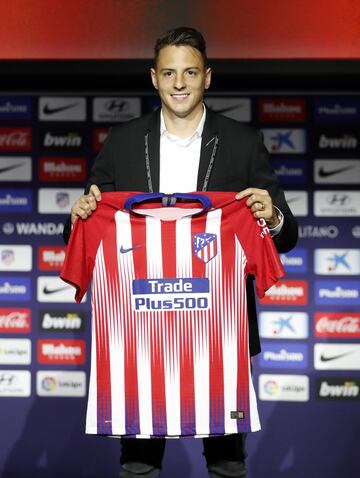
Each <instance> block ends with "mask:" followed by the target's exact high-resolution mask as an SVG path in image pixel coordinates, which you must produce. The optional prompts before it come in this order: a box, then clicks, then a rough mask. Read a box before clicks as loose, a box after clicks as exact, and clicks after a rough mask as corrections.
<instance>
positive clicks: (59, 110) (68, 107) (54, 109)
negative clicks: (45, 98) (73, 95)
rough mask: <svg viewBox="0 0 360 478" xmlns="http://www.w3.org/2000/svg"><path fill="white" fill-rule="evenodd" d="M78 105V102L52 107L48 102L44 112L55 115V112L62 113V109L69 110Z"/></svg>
mask: <svg viewBox="0 0 360 478" xmlns="http://www.w3.org/2000/svg"><path fill="white" fill-rule="evenodd" d="M77 105H78V103H72V104H71V105H65V106H58V107H57V108H51V107H50V106H49V105H48V104H46V105H45V106H44V109H43V112H44V113H45V114H46V115H53V114H55V113H60V112H61V111H66V110H69V109H70V108H74V107H75V106H77Z"/></svg>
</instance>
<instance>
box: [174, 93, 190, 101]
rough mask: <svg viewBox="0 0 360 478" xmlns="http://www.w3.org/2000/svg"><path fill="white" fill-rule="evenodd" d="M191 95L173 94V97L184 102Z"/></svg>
mask: <svg viewBox="0 0 360 478" xmlns="http://www.w3.org/2000/svg"><path fill="white" fill-rule="evenodd" d="M189 94H190V93H173V94H172V95H171V97H172V98H174V99H176V100H184V99H185V98H187V97H188V96H189Z"/></svg>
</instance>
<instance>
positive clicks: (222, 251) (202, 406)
mask: <svg viewBox="0 0 360 478" xmlns="http://www.w3.org/2000/svg"><path fill="white" fill-rule="evenodd" d="M134 194H135V193H124V192H115V193H103V194H102V200H101V201H100V203H99V204H98V208H97V211H96V212H95V213H94V214H93V215H92V216H91V217H90V218H88V219H87V220H86V221H81V220H78V221H77V222H76V224H75V226H74V230H73V232H72V234H71V238H70V242H69V245H68V248H67V252H66V258H65V263H64V267H63V270H62V273H61V277H62V279H64V280H65V281H66V282H69V283H70V284H72V285H74V286H75V288H76V295H75V297H76V300H77V301H80V300H81V298H82V296H83V295H84V294H85V292H86V289H87V286H88V283H89V281H90V280H91V279H92V292H91V296H92V353H91V377H90V386H89V399H88V410H87V424H86V431H87V433H92V434H106V435H128V436H167V437H170V436H186V435H194V436H204V435H205V436H209V435H222V434H226V433H238V432H246V431H256V430H259V429H260V423H259V417H258V412H257V405H256V397H255V393H254V389H253V384H252V381H251V374H250V359H249V344H248V321H247V305H246V277H247V276H248V275H249V274H253V275H255V276H256V289H257V293H258V295H259V296H260V297H262V296H263V295H264V293H265V291H266V290H267V289H268V288H269V287H271V286H272V285H273V284H274V283H275V282H276V281H277V280H278V279H279V278H280V277H281V276H282V275H283V268H282V265H281V262H280V260H279V257H278V255H277V252H276V250H275V247H274V244H273V241H272V239H271V237H270V234H269V230H268V228H267V227H266V223H265V221H263V220H259V221H256V219H254V218H253V216H252V214H251V212H250V211H249V209H248V207H247V206H246V205H245V200H242V201H236V200H235V199H234V197H235V193H210V192H209V193H206V194H203V193H201V194H190V195H189V194H177V195H171V196H165V195H162V194H160V193H158V194H144V195H141V194H140V195H139V194H138V193H137V194H135V195H134ZM159 201H162V202H159ZM164 205H165V206H170V207H164Z"/></svg>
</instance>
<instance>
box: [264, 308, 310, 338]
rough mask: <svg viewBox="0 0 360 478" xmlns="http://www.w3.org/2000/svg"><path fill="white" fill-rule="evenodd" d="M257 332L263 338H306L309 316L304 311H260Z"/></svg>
mask: <svg viewBox="0 0 360 478" xmlns="http://www.w3.org/2000/svg"><path fill="white" fill-rule="evenodd" d="M259 332H260V337H262V338H265V339H306V338H307V337H308V336H309V316H308V314H307V313H306V312H288V311H281V312H260V313H259Z"/></svg>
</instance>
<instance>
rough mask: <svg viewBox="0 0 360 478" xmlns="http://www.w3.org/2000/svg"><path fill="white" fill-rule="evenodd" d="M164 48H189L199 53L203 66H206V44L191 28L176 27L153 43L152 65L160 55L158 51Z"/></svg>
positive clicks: (197, 32) (199, 34)
mask: <svg viewBox="0 0 360 478" xmlns="http://www.w3.org/2000/svg"><path fill="white" fill-rule="evenodd" d="M166 46H191V47H192V48H195V49H196V50H198V51H199V52H200V53H201V56H202V58H203V61H204V66H206V65H207V56H206V42H205V39H204V37H203V36H202V34H201V33H200V32H199V31H198V30H196V29H195V28H191V27H178V28H173V29H172V30H168V31H167V32H165V33H164V34H163V35H162V36H161V37H159V38H158V39H157V40H156V42H155V47H154V64H155V66H156V62H157V59H158V56H159V53H160V50H161V49H162V48H164V47H166Z"/></svg>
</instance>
